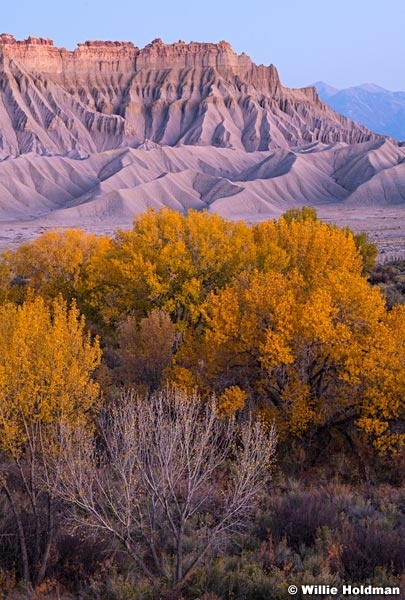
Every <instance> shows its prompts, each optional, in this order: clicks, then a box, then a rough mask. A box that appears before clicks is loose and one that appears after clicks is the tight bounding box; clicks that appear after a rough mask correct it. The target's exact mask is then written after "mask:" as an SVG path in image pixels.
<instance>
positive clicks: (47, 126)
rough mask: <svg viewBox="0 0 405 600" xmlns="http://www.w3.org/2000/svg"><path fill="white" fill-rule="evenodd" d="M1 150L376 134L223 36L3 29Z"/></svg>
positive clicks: (251, 146)
mask: <svg viewBox="0 0 405 600" xmlns="http://www.w3.org/2000/svg"><path fill="white" fill-rule="evenodd" d="M0 124H1V130H0V158H6V157H7V156H19V155H21V154H25V153H27V152H35V153H37V154H42V155H50V154H52V155H54V154H61V155H67V154H68V153H70V155H71V156H76V157H84V156H88V155H89V154H92V153H94V152H101V151H105V150H110V149H114V148H119V147H123V146H129V147H132V148H137V147H143V145H144V144H151V143H152V144H153V143H156V144H159V145H168V146H178V145H181V144H185V145H193V146H216V147H223V148H237V149H241V150H246V151H249V152H251V151H256V150H262V151H264V150H269V149H275V148H288V147H298V146H302V145H304V144H307V143H312V142H315V141H318V142H322V143H326V144H329V143H331V142H346V143H356V142H364V141H368V140H372V139H375V138H376V137H377V136H375V135H374V134H373V133H371V132H370V131H368V130H367V129H366V128H364V127H362V126H359V125H357V124H355V123H353V122H351V121H350V120H349V119H347V118H345V117H343V116H341V115H338V114H337V113H335V112H334V111H333V110H332V109H330V108H329V107H328V106H327V105H325V104H323V103H322V102H321V101H320V100H319V98H318V96H317V93H316V91H315V89H314V88H304V89H301V90H295V89H294V90H293V89H288V88H285V87H283V86H282V84H281V82H280V79H279V76H278V73H277V70H276V68H275V67H274V66H273V65H270V66H268V67H265V66H263V65H260V66H257V65H255V64H254V63H253V62H252V61H251V60H250V58H249V57H248V56H246V55H245V54H241V55H237V54H236V53H235V52H233V50H232V48H231V46H230V45H229V44H228V43H227V42H220V43H219V44H209V43H196V42H191V43H189V44H186V43H184V42H181V41H179V42H177V43H175V44H170V45H167V44H164V43H163V42H162V41H161V40H160V39H157V40H154V41H153V42H152V43H151V44H149V45H147V46H146V47H145V48H142V49H139V48H137V47H136V46H134V44H132V43H131V42H101V41H95V42H85V43H84V44H79V45H78V46H77V48H76V49H75V50H74V51H68V50H66V49H64V48H62V49H59V48H57V47H55V46H54V44H53V42H52V40H49V39H44V38H33V37H29V38H28V39H27V40H24V41H16V40H15V39H14V37H13V36H11V35H8V34H2V35H0Z"/></svg>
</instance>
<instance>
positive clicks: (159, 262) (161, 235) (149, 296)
mask: <svg viewBox="0 0 405 600" xmlns="http://www.w3.org/2000/svg"><path fill="white" fill-rule="evenodd" d="M254 252H255V248H254V244H253V238H252V230H251V228H249V227H248V225H247V224H244V223H232V222H229V221H226V220H225V219H223V218H222V217H220V216H218V215H210V214H208V213H207V212H197V211H189V213H188V214H187V216H185V215H183V214H181V213H179V212H176V211H170V210H161V211H159V212H158V213H156V212H154V211H149V212H147V213H145V214H143V215H140V216H138V217H137V218H136V219H135V222H134V227H133V229H132V230H131V231H118V232H116V235H115V238H114V240H113V243H112V247H111V248H110V249H109V250H107V251H106V252H105V253H104V255H95V256H94V259H93V260H91V261H90V263H89V265H88V267H87V269H86V274H85V281H86V285H87V288H88V290H89V296H90V297H91V299H92V302H93V306H94V307H95V309H96V310H98V311H99V312H100V314H101V315H102V318H103V319H104V321H105V322H109V321H113V322H114V321H118V320H120V319H122V318H123V316H124V315H126V314H129V313H131V314H133V315H134V316H135V318H136V319H138V320H139V319H141V318H143V317H146V316H147V314H148V313H149V312H150V311H151V310H153V309H154V308H159V309H162V310H165V311H166V312H167V313H168V314H170V315H171V317H172V319H173V321H174V322H176V323H179V324H180V323H182V322H184V323H189V322H192V323H195V322H196V321H198V319H199V317H200V305H201V303H202V301H203V300H204V298H205V297H206V295H207V294H208V293H209V292H210V291H211V290H213V289H216V288H218V287H222V286H223V285H225V283H226V282H227V281H228V280H229V279H230V278H231V276H232V275H234V274H235V273H238V272H240V271H241V270H243V269H244V268H246V267H247V265H248V264H249V263H250V262H251V261H252V260H253V258H252V257H253V256H254Z"/></svg>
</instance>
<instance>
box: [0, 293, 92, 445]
mask: <svg viewBox="0 0 405 600" xmlns="http://www.w3.org/2000/svg"><path fill="white" fill-rule="evenodd" d="M0 347H1V349H2V352H1V355H0V445H1V447H2V448H3V449H4V450H5V451H6V452H8V453H10V454H12V455H14V456H15V455H18V454H19V453H20V452H21V451H22V448H23V445H24V443H25V442H26V440H27V436H28V435H29V434H28V432H29V429H30V427H31V426H32V425H35V423H43V424H49V423H52V422H55V421H58V420H60V419H67V420H68V421H69V422H71V423H74V422H77V421H80V420H82V419H84V418H85V417H86V414H87V413H88V411H89V410H90V409H91V408H92V407H93V406H94V404H95V402H96V401H97V399H98V397H99V389H98V385H97V384H96V383H95V382H93V381H92V380H91V374H92V372H93V371H94V369H95V368H96V367H97V365H98V364H99V362H100V354H101V353H100V348H99V345H98V342H97V341H92V340H91V339H90V336H89V334H87V333H86V332H85V325H84V321H83V319H82V318H81V317H80V315H79V313H78V310H77V308H76V307H75V306H74V305H73V306H72V307H71V308H70V309H68V308H67V306H66V304H65V302H64V301H63V300H61V299H55V300H54V301H53V303H52V306H51V307H50V308H49V307H47V305H46V304H45V302H44V300H42V299H41V298H36V299H30V300H28V301H27V302H26V303H25V304H24V305H22V306H15V305H13V304H5V305H3V306H1V307H0Z"/></svg>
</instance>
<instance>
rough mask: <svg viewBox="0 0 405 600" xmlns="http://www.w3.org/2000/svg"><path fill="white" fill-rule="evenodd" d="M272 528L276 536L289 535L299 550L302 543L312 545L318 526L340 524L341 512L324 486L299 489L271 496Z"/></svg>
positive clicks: (288, 540) (333, 527)
mask: <svg viewBox="0 0 405 600" xmlns="http://www.w3.org/2000/svg"><path fill="white" fill-rule="evenodd" d="M269 510H270V515H271V516H270V521H269V522H268V523H267V527H268V528H269V529H270V531H271V533H272V535H273V537H274V540H275V541H276V542H279V541H280V540H281V539H282V538H283V537H286V539H287V542H288V544H289V546H291V547H292V548H294V549H295V550H299V549H300V548H301V546H302V545H303V544H305V545H309V546H311V545H313V544H314V543H315V540H316V534H317V530H318V529H319V528H320V527H323V526H327V527H329V528H330V529H335V528H336V527H337V526H338V525H339V520H340V517H339V513H338V511H337V507H336V505H335V503H334V502H333V500H332V499H331V498H330V497H329V495H328V493H327V492H326V491H325V490H324V489H321V490H316V489H315V490H314V489H310V490H307V491H306V490H297V491H290V492H287V493H284V494H281V495H276V496H275V497H272V498H271V499H270V503H269Z"/></svg>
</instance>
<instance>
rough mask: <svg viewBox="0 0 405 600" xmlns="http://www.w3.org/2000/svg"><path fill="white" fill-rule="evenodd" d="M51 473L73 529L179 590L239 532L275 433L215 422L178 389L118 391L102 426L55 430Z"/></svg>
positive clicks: (267, 467)
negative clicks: (91, 533)
mask: <svg viewBox="0 0 405 600" xmlns="http://www.w3.org/2000/svg"><path fill="white" fill-rule="evenodd" d="M59 435H60V445H61V446H63V447H64V450H65V451H64V453H63V454H62V455H60V456H59V457H58V460H56V461H55V463H54V466H53V469H54V473H55V480H56V481H57V482H58V483H57V489H58V494H59V496H60V498H62V499H64V500H65V501H66V502H67V503H68V505H70V507H71V516H72V518H73V520H74V521H75V522H76V523H80V524H81V525H83V524H84V525H87V526H88V527H92V528H95V529H96V530H99V531H100V532H104V533H106V534H107V535H109V536H111V538H112V539H114V540H115V541H116V542H118V543H119V545H120V546H121V548H123V549H125V551H126V553H127V555H128V556H129V557H130V558H131V559H132V561H133V562H134V563H135V564H136V565H137V567H138V568H139V569H140V570H141V571H142V572H143V573H144V575H146V576H147V577H148V578H149V579H150V580H151V581H152V582H154V583H157V582H158V581H159V580H161V581H162V580H163V581H166V583H171V584H173V585H177V586H181V585H182V584H183V583H184V582H185V581H186V580H187V579H188V578H189V577H190V575H191V574H192V573H193V571H194V570H195V569H196V568H197V567H198V565H200V564H201V563H202V561H203V560H204V558H205V557H206V555H207V554H208V553H209V552H210V551H214V550H215V547H216V544H218V543H219V541H220V540H222V541H223V540H224V539H226V538H228V537H229V536H230V535H231V534H233V533H235V532H237V531H241V530H242V529H243V528H244V526H245V524H246V518H247V517H248V515H249V514H250V513H251V511H252V509H253V508H254V506H255V502H256V500H257V499H258V497H259V494H260V492H261V491H263V489H264V488H265V487H266V484H267V483H268V482H269V479H270V476H271V467H272V462H273V455H274V451H275V432H274V430H273V429H272V428H271V429H267V430H265V429H264V428H263V426H262V424H261V423H260V422H259V421H256V422H252V421H246V422H244V423H243V424H242V425H241V426H239V425H237V423H236V421H235V419H232V418H226V419H220V418H219V417H218V416H217V413H216V403H215V400H214V399H211V400H210V401H207V402H202V401H201V399H200V398H199V397H198V396H197V395H196V394H195V393H194V394H186V393H185V392H182V391H179V390H177V389H166V390H165V391H163V392H160V393H156V394H155V395H153V396H151V397H148V398H143V397H140V396H135V395H134V394H133V393H131V392H127V393H123V394H122V396H121V397H120V398H119V401H118V402H117V403H116V404H114V405H113V406H111V407H110V408H109V409H108V410H107V412H106V413H105V414H104V415H103V417H102V419H101V421H100V439H99V440H98V441H97V442H96V440H95V439H94V438H92V437H91V436H89V435H88V432H87V431H86V429H84V428H80V427H77V428H71V427H67V426H66V425H64V426H63V427H61V428H59Z"/></svg>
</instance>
